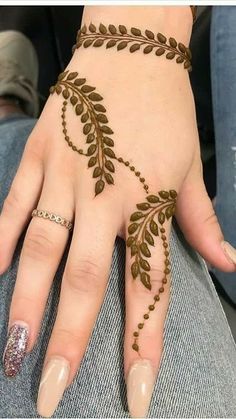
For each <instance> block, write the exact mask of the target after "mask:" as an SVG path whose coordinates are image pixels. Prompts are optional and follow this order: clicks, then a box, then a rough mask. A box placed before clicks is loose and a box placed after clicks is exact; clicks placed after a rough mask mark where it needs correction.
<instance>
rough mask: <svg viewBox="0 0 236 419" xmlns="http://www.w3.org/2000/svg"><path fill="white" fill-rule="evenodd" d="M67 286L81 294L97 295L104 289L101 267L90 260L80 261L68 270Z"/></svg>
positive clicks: (71, 265) (69, 266) (70, 265)
mask: <svg viewBox="0 0 236 419" xmlns="http://www.w3.org/2000/svg"><path fill="white" fill-rule="evenodd" d="M65 278H66V282H67V284H68V285H69V286H70V287H71V288H72V289H73V290H75V291H77V292H80V293H91V292H94V293H97V292H98V291H99V290H100V289H101V288H102V275H101V269H100V268H99V266H98V265H97V264H96V263H94V262H93V261H91V260H90V259H80V260H78V261H76V263H74V264H72V263H70V264H69V265H68V267H67V268H66V272H65Z"/></svg>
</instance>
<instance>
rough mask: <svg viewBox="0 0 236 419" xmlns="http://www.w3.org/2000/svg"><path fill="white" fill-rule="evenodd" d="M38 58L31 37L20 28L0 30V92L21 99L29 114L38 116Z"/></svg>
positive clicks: (1, 94)
mask: <svg viewBox="0 0 236 419" xmlns="http://www.w3.org/2000/svg"><path fill="white" fill-rule="evenodd" d="M37 84H38V58H37V54H36V51H35V49H34V46H33V45H32V43H31V41H30V40H29V39H28V38H26V36H25V35H23V34H22V33H21V32H17V31H4V32H0V96H4V95H13V96H16V97H17V98H19V99H21V101H22V107H23V109H24V111H25V113H26V114H27V115H29V116H33V117H36V116H38V109H39V102H38V93H37Z"/></svg>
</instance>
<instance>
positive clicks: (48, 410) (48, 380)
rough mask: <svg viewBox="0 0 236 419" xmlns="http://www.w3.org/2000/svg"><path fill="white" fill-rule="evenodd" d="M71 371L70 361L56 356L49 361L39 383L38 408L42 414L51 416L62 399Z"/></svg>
mask: <svg viewBox="0 0 236 419" xmlns="http://www.w3.org/2000/svg"><path fill="white" fill-rule="evenodd" d="M69 373H70V366H69V362H68V361H67V360H66V359H65V358H61V357H55V358H52V359H50V360H49V361H48V363H47V364H46V365H45V368H44V370H43V374H42V377H41V382H40V385H39V393H38V401H37V410H38V413H39V414H40V415H41V416H44V417H47V418H48V417H51V416H52V414H53V413H54V411H55V410H56V408H57V405H58V403H59V401H60V400H61V398H62V396H63V393H64V390H65V388H66V385H67V382H68V377H69Z"/></svg>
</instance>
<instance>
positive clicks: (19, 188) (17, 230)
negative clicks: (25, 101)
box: [0, 140, 43, 274]
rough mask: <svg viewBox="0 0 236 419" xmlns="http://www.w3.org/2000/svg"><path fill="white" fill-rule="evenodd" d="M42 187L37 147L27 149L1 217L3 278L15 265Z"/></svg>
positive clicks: (0, 249) (0, 258) (41, 171)
mask: <svg viewBox="0 0 236 419" xmlns="http://www.w3.org/2000/svg"><path fill="white" fill-rule="evenodd" d="M28 141H29V140H28ZM42 183H43V168H42V164H41V160H40V156H39V154H37V153H36V152H35V151H34V149H33V146H31V145H30V146H29V145H26V147H25V151H24V153H23V157H22V160H21V163H20V165H19V168H18V171H17V174H16V176H15V178H14V180H13V182H12V185H11V188H10V191H9V193H8V195H7V197H6V199H5V201H4V204H3V208H2V212H1V216H0V274H3V272H5V271H6V269H7V268H8V267H9V265H10V263H11V260H12V256H13V253H14V250H15V247H16V243H17V241H18V239H19V236H20V234H21V233H22V231H23V229H24V228H25V226H26V224H27V222H28V221H29V219H30V215H31V212H32V210H33V208H34V207H35V205H36V203H37V201H38V199H39V196H40V192H41V188H42Z"/></svg>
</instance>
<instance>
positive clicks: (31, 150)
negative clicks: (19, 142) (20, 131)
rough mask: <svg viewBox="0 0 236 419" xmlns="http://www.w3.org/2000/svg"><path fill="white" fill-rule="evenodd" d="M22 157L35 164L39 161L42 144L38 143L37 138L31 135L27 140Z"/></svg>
mask: <svg viewBox="0 0 236 419" xmlns="http://www.w3.org/2000/svg"><path fill="white" fill-rule="evenodd" d="M24 155H25V157H26V158H27V159H30V160H31V161H34V162H36V163H37V162H40V161H41V159H42V155H43V147H42V142H41V141H39V138H38V137H36V136H35V135H32V134H31V136H30V137H29V138H28V140H27V143H26V146H25V150H24Z"/></svg>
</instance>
